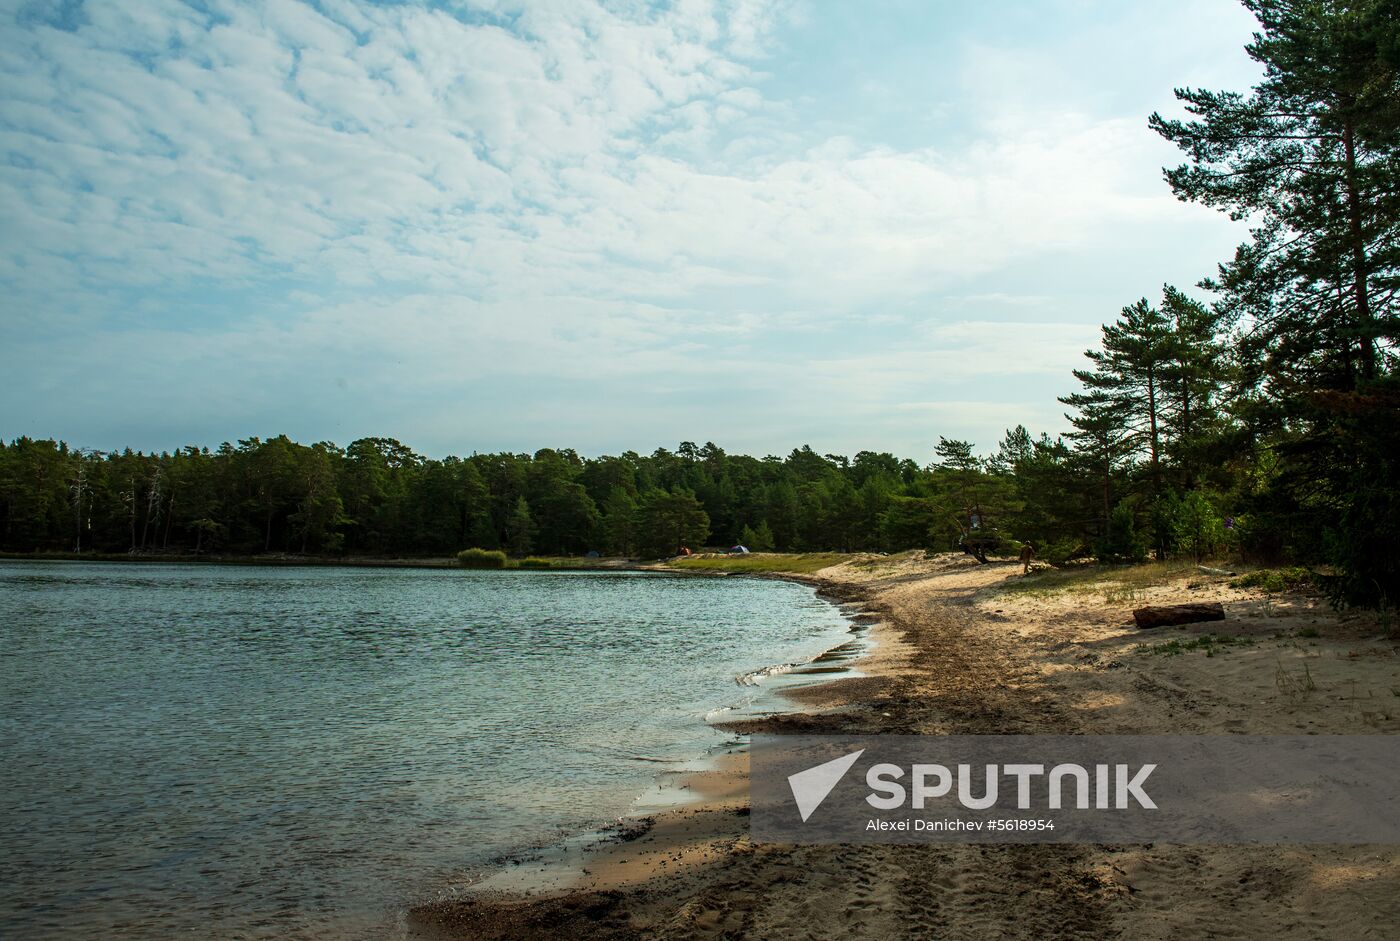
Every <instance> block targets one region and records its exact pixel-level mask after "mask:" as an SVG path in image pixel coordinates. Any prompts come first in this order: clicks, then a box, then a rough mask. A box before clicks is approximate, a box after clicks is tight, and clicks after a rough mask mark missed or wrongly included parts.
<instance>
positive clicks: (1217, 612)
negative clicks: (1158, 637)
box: [1133, 601, 1225, 629]
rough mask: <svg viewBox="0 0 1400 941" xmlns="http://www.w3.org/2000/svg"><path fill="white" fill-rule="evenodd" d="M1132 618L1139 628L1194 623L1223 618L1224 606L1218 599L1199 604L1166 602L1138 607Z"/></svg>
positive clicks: (1221, 619)
mask: <svg viewBox="0 0 1400 941" xmlns="http://www.w3.org/2000/svg"><path fill="white" fill-rule="evenodd" d="M1133 620H1134V621H1136V622H1137V626H1138V627H1141V628H1144V629H1145V628H1149V627H1171V626H1172V625H1174V624H1195V623H1197V622H1199V621H1223V620H1225V607H1224V606H1223V605H1222V604H1221V603H1220V602H1218V601H1207V602H1201V603H1199V604H1168V605H1160V606H1148V607H1146V608H1138V609H1137V610H1136V611H1134V612H1133Z"/></svg>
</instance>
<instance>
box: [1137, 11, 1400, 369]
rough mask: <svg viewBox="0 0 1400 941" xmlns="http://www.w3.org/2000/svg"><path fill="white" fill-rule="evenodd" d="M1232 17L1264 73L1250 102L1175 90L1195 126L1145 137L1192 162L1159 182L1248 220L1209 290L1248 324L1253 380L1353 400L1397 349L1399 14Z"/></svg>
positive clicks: (1158, 122) (1176, 125)
mask: <svg viewBox="0 0 1400 941" xmlns="http://www.w3.org/2000/svg"><path fill="white" fill-rule="evenodd" d="M1245 6H1246V7H1248V8H1249V9H1250V11H1251V12H1253V13H1254V14H1255V16H1256V17H1258V19H1259V22H1260V24H1261V26H1262V31H1261V32H1260V33H1257V34H1256V35H1255V37H1254V42H1252V43H1251V44H1250V45H1249V46H1247V47H1246V50H1247V51H1248V53H1249V55H1250V56H1251V57H1252V58H1253V59H1255V60H1256V61H1257V62H1259V63H1261V64H1262V65H1263V66H1264V67H1265V75H1264V78H1263V79H1262V80H1261V81H1260V83H1259V84H1258V85H1257V86H1256V87H1255V88H1254V89H1253V92H1252V94H1250V95H1241V94H1239V93H1235V92H1211V91H1205V90H1200V89H1195V90H1193V89H1177V92H1176V96H1177V98H1178V99H1180V100H1181V101H1182V102H1184V103H1185V105H1186V108H1187V110H1188V111H1189V112H1190V113H1191V114H1192V115H1194V116H1195V117H1196V120H1190V121H1178V120H1167V119H1165V118H1163V117H1162V116H1161V115H1160V114H1154V115H1152V117H1151V119H1150V124H1151V126H1152V128H1153V129H1154V130H1156V131H1157V132H1158V133H1159V134H1161V135H1162V136H1163V137H1165V138H1166V139H1167V140H1170V141H1172V142H1173V143H1175V144H1176V145H1177V146H1179V147H1180V148H1181V149H1182V150H1183V151H1184V152H1185V153H1186V154H1187V156H1188V158H1189V162H1188V163H1185V164H1182V165H1181V166H1179V167H1176V168H1175V169H1170V170H1167V171H1166V178H1167V182H1168V183H1170V184H1171V187H1172V189H1173V190H1174V191H1175V192H1176V194H1177V196H1178V197H1180V198H1181V199H1183V200H1189V201H1195V202H1200V203H1204V204H1205V205H1208V206H1213V207H1216V208H1218V209H1220V210H1222V211H1225V212H1227V213H1229V214H1230V216H1231V218H1234V219H1244V218H1246V217H1249V218H1251V219H1253V220H1257V224H1256V227H1255V228H1254V230H1253V231H1252V241H1251V242H1250V243H1248V244H1245V245H1242V246H1241V247H1240V249H1239V251H1238V252H1237V254H1236V257H1235V259H1234V260H1233V261H1232V262H1230V263H1228V264H1226V265H1222V266H1221V271H1220V277H1219V279H1218V280H1217V281H1214V282H1211V286H1212V287H1218V288H1219V289H1221V290H1222V291H1223V292H1224V294H1225V302H1226V308H1227V309H1229V310H1230V311H1231V312H1232V313H1233V314H1234V315H1236V316H1244V317H1246V318H1247V321H1248V322H1247V323H1246V325H1245V329H1246V335H1247V336H1251V335H1252V336H1253V337H1254V338H1255V340H1256V342H1254V343H1252V344H1250V343H1247V344H1246V348H1247V349H1249V350H1251V351H1252V352H1254V353H1255V354H1257V355H1259V356H1260V357H1262V358H1263V359H1264V360H1265V363H1264V372H1265V373H1270V372H1274V373H1284V374H1287V373H1296V372H1298V371H1299V370H1300V369H1306V370H1308V371H1309V372H1310V373H1311V374H1312V376H1313V377H1314V378H1316V377H1317V375H1318V373H1319V372H1321V373H1323V374H1326V375H1327V376H1328V378H1329V381H1331V382H1334V383H1336V384H1337V385H1336V386H1335V387H1339V388H1350V387H1351V386H1352V385H1353V384H1354V383H1355V382H1356V381H1357V380H1358V379H1370V378H1374V377H1375V376H1376V375H1377V374H1378V370H1379V369H1380V366H1381V353H1380V346H1379V342H1378V341H1380V340H1381V339H1382V338H1384V339H1386V340H1390V341H1393V340H1394V338H1395V330H1394V317H1395V313H1396V311H1395V304H1396V303H1397V301H1396V298H1395V294H1394V291H1393V287H1394V285H1395V279H1396V276H1397V273H1400V244H1397V240H1396V220H1397V215H1398V214H1400V190H1397V188H1396V186H1395V180H1396V178H1397V176H1398V175H1400V151H1397V144H1400V94H1397V78H1396V75H1397V65H1400V63H1397V57H1398V56H1400V52H1398V51H1397V50H1400V5H1398V4H1397V3H1396V2H1395V0H1359V2H1350V3H1339V2H1325V3H1304V2H1299V0H1245ZM1378 289H1379V290H1378ZM1279 354H1282V355H1279Z"/></svg>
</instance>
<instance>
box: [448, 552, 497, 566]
mask: <svg viewBox="0 0 1400 941" xmlns="http://www.w3.org/2000/svg"><path fill="white" fill-rule="evenodd" d="M457 564H458V565H460V566H462V567H463V568H469V569H503V568H505V567H506V554H505V553H504V552H501V551H500V550H498V549H463V550H462V551H461V552H459V553H457Z"/></svg>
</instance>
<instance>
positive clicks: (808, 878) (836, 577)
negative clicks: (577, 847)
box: [411, 554, 1400, 941]
mask: <svg viewBox="0 0 1400 941" xmlns="http://www.w3.org/2000/svg"><path fill="white" fill-rule="evenodd" d="M1090 577H1091V578H1095V579H1097V578H1098V576H1097V575H1094V576H1090ZM1053 578H1054V576H1051V577H1050V579H1053ZM1113 578H1114V579H1115V580H1108V581H1102V582H1095V581H1090V580H1087V579H1085V580H1081V581H1079V582H1077V583H1074V584H1070V585H1065V586H1059V587H1052V586H1050V585H1047V584H1045V583H1046V582H1047V581H1048V580H1049V579H1046V578H1038V577H1036V576H1032V577H1031V578H1030V579H1023V577H1022V576H1021V575H1020V567H1019V566H1017V565H1014V564H993V565H986V566H983V565H978V564H977V563H975V562H973V561H972V560H971V559H969V558H966V557H960V556H952V555H948V556H940V557H937V558H935V559H929V560H926V559H924V558H922V556H921V555H919V554H908V555H903V556H895V557H860V558H857V559H855V560H853V561H852V562H849V563H845V564H842V565H840V566H836V567H833V568H830V569H825V570H823V571H821V572H819V573H817V575H816V576H814V577H813V578H812V579H811V580H812V581H816V582H818V583H820V584H821V585H822V586H823V587H824V588H826V589H827V590H829V591H831V592H833V593H835V594H837V595H839V596H843V597H847V598H857V597H858V598H861V599H863V602H864V604H865V606H866V607H867V608H868V609H869V610H871V611H872V612H875V613H877V614H879V615H880V617H881V621H880V623H878V624H877V625H876V626H875V628H874V630H875V636H876V640H877V646H876V648H875V651H874V652H873V653H872V654H871V655H870V657H868V658H867V659H866V660H863V661H861V664H860V666H861V670H862V672H864V673H865V674H866V675H865V676H863V677H861V678H855V679H845V680H836V681H834V682H832V683H829V684H826V685H823V686H818V687H810V688H807V689H803V690H799V691H797V692H796V693H794V694H793V698H794V699H795V700H797V701H798V706H797V708H798V709H800V710H801V711H799V712H796V713H794V714H790V715H783V716H777V717H774V718H771V719H758V720H750V721H747V722H742V723H736V724H735V725H734V728H735V729H736V731H753V730H756V729H760V728H762V729H765V730H781V731H813V732H816V731H833V732H834V731H840V732H850V733H877V732H897V733H923V734H938V733H1022V734H1036V733H1065V734H1083V735H1096V734H1168V733H1173V734H1227V733H1261V734H1262V733H1297V732H1299V731H1300V730H1302V731H1307V732H1319V733H1334V734H1395V733H1396V732H1400V659H1397V643H1396V642H1395V641H1394V640H1388V639H1386V638H1385V637H1383V636H1382V633H1383V632H1382V629H1381V625H1379V624H1378V622H1377V621H1376V619H1375V618H1374V617H1372V616H1361V615H1354V616H1339V615H1338V614H1336V613H1335V612H1333V611H1331V610H1330V609H1329V608H1328V607H1327V606H1326V604H1325V603H1324V602H1322V601H1320V600H1318V599H1313V598H1308V597H1303V596H1298V595H1287V596H1276V597H1273V598H1269V597H1265V596H1263V595H1262V594H1261V593H1259V592H1253V591H1246V590H1240V589H1232V588H1230V587H1228V584H1227V582H1228V579H1220V578H1212V577H1210V576H1203V575H1199V574H1196V573H1195V572H1194V570H1183V571H1178V572H1171V571H1161V570H1158V571H1154V570H1150V569H1149V570H1134V571H1133V574H1131V575H1126V574H1125V575H1121V576H1114V577H1113ZM1124 578H1126V579H1127V580H1128V583H1127V584H1124V583H1123V582H1122V579H1124ZM1188 600H1190V601H1205V600H1212V601H1216V600H1218V601H1221V602H1223V603H1224V604H1225V608H1226V612H1227V616H1228V617H1227V620H1226V621H1225V622H1224V623H1216V624H1205V625H1191V626H1187V627H1184V628H1175V629H1166V630H1157V631H1151V632H1143V631H1138V630H1136V629H1135V628H1134V626H1133V623H1132V618H1131V613H1130V612H1131V609H1132V608H1133V607H1137V606H1140V605H1142V604H1144V603H1171V602H1179V601H1188ZM1206 634H1210V635H1212V636H1215V637H1219V636H1221V635H1228V636H1229V637H1230V638H1231V640H1232V642H1231V643H1226V644H1209V645H1206V644H1204V643H1203V641H1202V638H1203V637H1204V635H1206ZM1173 641H1175V642H1176V645H1175V647H1173V646H1171V645H1172V642H1173ZM1182 647H1185V649H1181V648H1182ZM1173 651H1177V652H1173ZM685 786H686V787H687V788H689V789H690V790H692V791H693V792H695V793H696V794H697V795H698V796H699V798H700V800H699V802H697V803H695V804H692V805H689V806H685V807H681V808H678V809H675V810H671V811H668V812H664V813H660V814H657V815H655V816H653V817H651V818H648V819H646V820H644V821H641V822H640V823H639V824H638V825H637V826H636V827H635V828H634V829H633V830H631V831H630V832H628V833H626V834H624V835H623V837H624V838H620V839H617V840H614V841H613V842H610V843H606V844H603V845H599V846H595V847H592V848H591V849H589V850H588V851H587V852H578V851H569V852H560V853H558V854H556V855H555V856H554V857H552V858H549V857H547V858H544V859H542V860H539V861H537V862H536V863H534V864H531V865H527V866H525V867H522V868H520V869H519V871H517V872H514V873H511V874H502V876H500V877H497V878H496V879H495V880H488V882H487V883H486V884H485V886H484V887H479V888H478V889H477V890H475V891H473V892H472V893H470V894H468V895H467V896H465V897H462V898H456V899H449V900H442V901H439V902H436V903H434V904H431V905H426V906H423V907H421V908H419V909H416V910H415V911H414V912H413V914H412V919H411V921H412V925H413V930H414V931H416V932H417V933H418V934H419V935H420V936H422V937H425V938H427V937H440V938H472V939H492V938H524V939H536V938H573V939H579V941H582V939H593V938H609V939H612V938H657V939H721V938H726V939H739V938H784V939H786V938H798V939H802V938H808V939H826V938H875V939H886V938H888V939H903V938H948V939H965V938H967V939H972V938H976V939H981V938H1025V939H1046V938H1119V937H1121V938H1131V939H1159V938H1160V939H1166V938H1172V939H1195V938H1221V939H1226V938H1240V939H1255V938H1268V939H1276V941H1289V939H1313V938H1400V848H1397V847H1393V846H1253V847H1250V846H1179V845H1165V844H1159V845H1146V846H1144V845H1131V846H1100V845H1083V846H1080V845H1065V846H1059V845H1048V846H1047V845H985V846H981V845H949V846H938V845H912V846H801V847H793V846H779V845H754V844H753V843H751V842H750V841H749V839H748V835H747V818H746V814H747V805H746V801H747V795H746V765H745V759H744V757H743V755H742V754H740V755H736V756H732V757H730V758H728V759H726V760H724V761H723V762H721V763H720V766H719V767H717V768H715V769H712V770H710V771H707V772H703V773H699V774H697V775H694V776H693V777H692V778H691V779H689V780H687V781H686V782H685Z"/></svg>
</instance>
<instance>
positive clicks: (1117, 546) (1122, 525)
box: [1094, 500, 1147, 562]
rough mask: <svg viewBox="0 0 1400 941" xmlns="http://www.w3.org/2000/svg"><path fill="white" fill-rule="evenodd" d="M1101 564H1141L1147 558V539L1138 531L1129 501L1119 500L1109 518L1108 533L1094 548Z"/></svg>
mask: <svg viewBox="0 0 1400 941" xmlns="http://www.w3.org/2000/svg"><path fill="white" fill-rule="evenodd" d="M1094 554H1095V555H1097V556H1098V557H1099V560H1100V561H1103V562H1141V561H1142V560H1143V559H1145V558H1147V538H1146V537H1145V536H1144V535H1142V534H1141V533H1140V532H1139V531H1138V524H1137V511H1136V509H1135V507H1134V506H1133V502H1132V501H1131V500H1121V501H1119V503H1118V505H1117V506H1115V507H1114V508H1113V513H1112V514H1111V515H1110V516H1109V520H1108V532H1107V533H1105V535H1104V536H1103V538H1101V539H1100V540H1099V541H1098V544H1097V545H1096V546H1095V547H1094Z"/></svg>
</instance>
